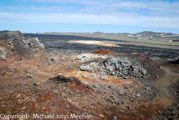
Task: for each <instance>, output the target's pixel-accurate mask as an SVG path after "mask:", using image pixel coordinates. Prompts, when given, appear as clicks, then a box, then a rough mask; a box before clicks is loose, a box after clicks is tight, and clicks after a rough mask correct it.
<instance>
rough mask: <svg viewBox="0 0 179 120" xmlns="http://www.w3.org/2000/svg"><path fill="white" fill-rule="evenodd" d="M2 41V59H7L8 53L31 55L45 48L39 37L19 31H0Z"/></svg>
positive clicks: (0, 48) (0, 40) (0, 49)
mask: <svg viewBox="0 0 179 120" xmlns="http://www.w3.org/2000/svg"><path fill="white" fill-rule="evenodd" d="M0 43H1V45H0V46H1V47H0V55H1V57H0V58H2V59H6V56H7V53H9V54H10V55H12V54H19V55H23V56H29V55H30V54H32V53H34V51H37V50H41V49H44V45H43V44H41V43H40V42H39V40H38V38H29V37H28V36H25V35H23V34H22V33H20V32H18V31H15V32H0ZM5 49H6V50H5ZM6 51H8V52H6Z"/></svg>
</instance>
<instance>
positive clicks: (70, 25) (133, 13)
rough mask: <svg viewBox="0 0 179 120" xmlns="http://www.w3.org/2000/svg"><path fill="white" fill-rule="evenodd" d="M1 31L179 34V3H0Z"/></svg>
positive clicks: (128, 0) (130, 0) (62, 0)
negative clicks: (153, 32)
mask: <svg viewBox="0 0 179 120" xmlns="http://www.w3.org/2000/svg"><path fill="white" fill-rule="evenodd" d="M0 30H20V31H21V32H96V31H101V32H111V33H112V32H113V33H121V32H129V33H136V32H141V31H146V30H147V31H157V32H172V33H177V34H179V0H0Z"/></svg>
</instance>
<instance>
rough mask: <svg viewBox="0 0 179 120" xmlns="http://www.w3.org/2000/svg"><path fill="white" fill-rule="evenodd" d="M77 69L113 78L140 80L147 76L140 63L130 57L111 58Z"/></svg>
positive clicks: (83, 65)
mask: <svg viewBox="0 0 179 120" xmlns="http://www.w3.org/2000/svg"><path fill="white" fill-rule="evenodd" d="M79 68H80V70H82V71H89V72H93V71H98V72H99V74H100V75H106V74H108V75H112V76H114V78H117V77H120V78H123V79H127V78H130V77H134V78H139V79H142V78H145V77H147V76H149V74H148V73H147V69H145V67H144V66H142V65H141V63H140V61H139V60H137V58H133V57H131V56H112V57H108V58H107V59H105V60H104V61H103V62H98V61H97V62H91V63H89V64H82V65H81V66H80V67H79Z"/></svg>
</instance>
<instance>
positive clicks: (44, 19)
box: [0, 13, 179, 28]
mask: <svg viewBox="0 0 179 120" xmlns="http://www.w3.org/2000/svg"><path fill="white" fill-rule="evenodd" d="M4 18H6V19H4ZM3 20H5V21H7V20H18V21H23V22H35V23H38V22H39V23H78V24H108V25H123V26H124V25H125V26H137V27H153V28H179V22H178V21H179V17H175V18H167V17H151V16H136V15H124V14H118V15H95V14H61V13H46V14H42V13H28V14H23V13H19V14H10V13H0V21H3Z"/></svg>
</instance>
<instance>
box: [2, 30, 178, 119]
mask: <svg viewBox="0 0 179 120" xmlns="http://www.w3.org/2000/svg"><path fill="white" fill-rule="evenodd" d="M33 37H35V36H33ZM43 37H44V36H41V37H39V39H40V41H41V42H42V43H43V44H44V45H43V44H41V43H40V42H39V40H38V39H37V38H30V37H28V36H25V35H23V34H21V33H20V32H3V33H2V32H1V33H0V114H1V116H0V117H1V119H11V118H13V117H14V119H21V120H22V119H57V120H58V119H59V120H60V119H61V120H63V119H87V120H88V119H94V120H147V119H149V120H158V119H159V120H165V119H166V120H167V119H171V120H178V118H179V101H178V100H179V98H178V97H179V94H178V93H179V91H178V90H179V88H178V87H179V84H178V83H179V75H178V72H179V65H178V62H177V61H178V60H177V57H178V50H175V49H169V48H168V49H163V48H151V47H145V46H143V47H137V46H128V47H127V45H123V48H122V47H107V46H98V45H82V44H76V43H69V42H68V40H66V39H67V38H68V37H65V38H63V37H62V38H61V39H62V40H60V41H57V40H56V39H59V38H55V39H54V41H49V39H50V38H53V37H54V36H51V37H50V38H48V37H47V36H45V37H44V38H43ZM57 37H59V36H57ZM69 39H71V38H69ZM74 39H77V38H74ZM81 39H84V38H81ZM91 39H92V38H91ZM99 40H100V39H99ZM120 46H121V45H120ZM169 61H170V62H169ZM22 114H23V115H26V116H24V117H21V116H20V115H22ZM8 115H9V116H8ZM10 115H11V116H10ZM18 115H19V116H20V117H19V116H18Z"/></svg>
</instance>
